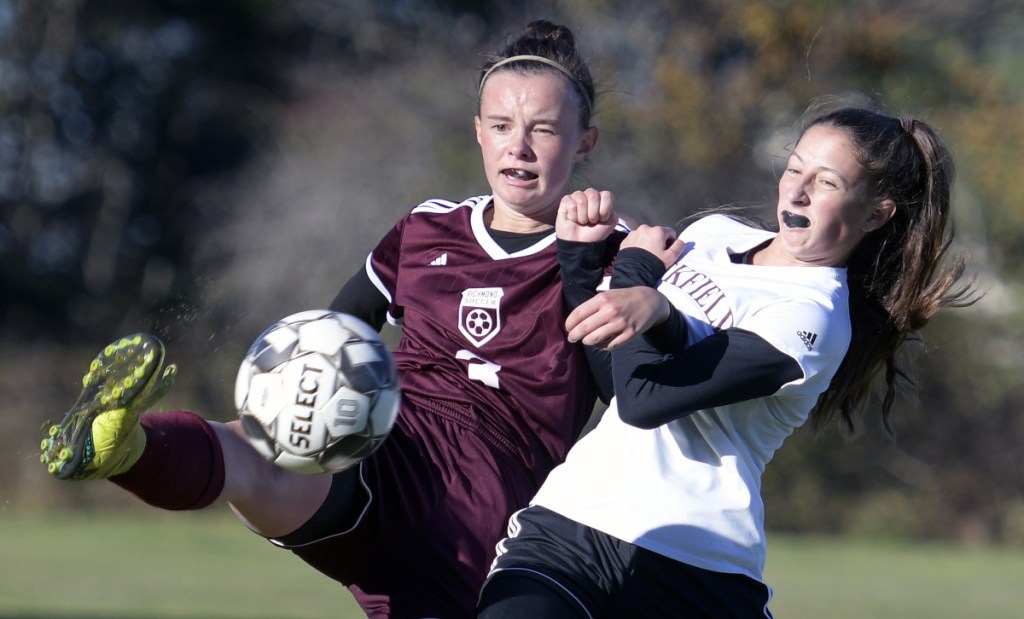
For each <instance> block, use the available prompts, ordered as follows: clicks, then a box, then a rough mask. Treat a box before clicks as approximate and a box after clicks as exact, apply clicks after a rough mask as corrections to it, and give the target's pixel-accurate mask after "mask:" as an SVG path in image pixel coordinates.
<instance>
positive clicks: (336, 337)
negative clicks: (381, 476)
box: [235, 310, 401, 474]
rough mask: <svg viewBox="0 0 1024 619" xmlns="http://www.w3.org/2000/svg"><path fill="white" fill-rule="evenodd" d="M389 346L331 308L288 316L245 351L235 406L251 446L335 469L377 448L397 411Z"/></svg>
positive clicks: (302, 467) (313, 469)
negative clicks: (329, 309)
mask: <svg viewBox="0 0 1024 619" xmlns="http://www.w3.org/2000/svg"><path fill="white" fill-rule="evenodd" d="M400 398H401V393H400V391H399V388H398V373H397V370H396V369H395V364H394V361H393V360H392V358H391V353H390V352H389V351H388V349H387V347H386V346H385V344H384V342H383V341H382V340H381V338H380V335H379V334H378V333H377V332H376V331H375V330H374V329H373V328H372V327H370V326H369V325H367V324H366V323H364V322H362V321H361V320H359V319H357V318H355V317H353V316H349V315H347V314H341V313H338V312H332V311H328V310H310V311H306V312H300V313H298V314H293V315H291V316H288V317H287V318H284V319H282V320H280V321H278V322H276V323H274V324H273V325H271V326H270V327H269V328H268V329H267V330H266V331H264V332H263V333H262V334H260V336H259V337H258V338H256V341H255V342H253V345H252V346H251V347H250V348H249V352H247V353H246V355H245V359H243V360H242V364H241V367H240V368H239V370H238V379H237V380H236V382H235V406H237V407H238V415H239V418H240V419H241V422H242V427H243V428H244V429H245V434H246V436H247V437H248V439H249V442H250V443H251V444H252V446H253V447H254V448H255V449H256V451H258V452H259V453H260V454H261V455H262V456H263V457H265V458H267V459H268V460H270V461H271V462H273V463H274V464H277V465H279V466H281V467H283V468H285V469H288V470H290V471H295V472H299V473H309V474H312V473H334V472H338V471H342V470H345V469H347V468H349V467H351V466H353V465H354V464H356V463H358V462H359V461H360V460H362V459H363V458H366V457H367V456H368V455H370V454H371V453H373V451H374V450H375V449H377V447H378V446H379V445H380V444H381V442H383V441H384V439H385V438H386V437H387V435H388V433H389V432H390V431H391V427H392V426H393V425H394V423H395V419H396V417H397V416H398V403H399V399H400Z"/></svg>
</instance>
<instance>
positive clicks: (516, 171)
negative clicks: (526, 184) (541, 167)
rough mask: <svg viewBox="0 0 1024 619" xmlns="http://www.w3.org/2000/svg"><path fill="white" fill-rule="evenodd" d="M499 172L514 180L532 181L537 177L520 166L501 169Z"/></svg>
mask: <svg viewBox="0 0 1024 619" xmlns="http://www.w3.org/2000/svg"><path fill="white" fill-rule="evenodd" d="M501 173H502V174H504V175H505V176H506V177H508V178H510V179H512V180H514V181H532V180H533V179H535V178H537V175H536V174H534V173H533V172H527V171H526V170H522V169H520V168H507V169H505V170H502V171H501Z"/></svg>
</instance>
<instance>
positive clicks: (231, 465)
mask: <svg viewBox="0 0 1024 619" xmlns="http://www.w3.org/2000/svg"><path fill="white" fill-rule="evenodd" d="M210 425H211V426H212V427H213V429H214V432H216V434H217V439H218V440H219V441H220V446H221V449H222V451H223V453H224V476H225V477H224V489H223V491H222V492H221V495H220V499H221V500H223V501H227V502H228V503H229V504H230V506H231V509H232V510H233V511H234V512H235V515H237V516H238V519H239V520H241V521H242V522H243V523H244V524H245V525H246V526H247V527H249V528H250V529H252V530H253V531H255V532H256V533H259V534H260V535H263V536H264V537H280V536H282V535H287V534H288V533H291V532H292V531H294V530H295V529H297V528H299V526H301V525H302V524H304V523H305V522H306V521H307V520H309V518H310V517H311V516H312V515H313V514H314V513H315V512H316V511H317V509H319V507H320V505H321V504H322V503H323V501H324V499H325V498H326V497H327V493H328V491H329V490H330V489H331V476H330V475H326V474H324V475H303V474H300V473H293V472H291V471H287V470H285V469H283V468H281V467H278V466H275V465H273V464H271V463H270V462H268V461H267V460H265V459H264V458H263V456H261V455H260V454H259V453H257V452H256V450H255V449H253V448H252V446H250V445H249V442H248V440H247V439H246V438H245V435H244V433H243V430H242V426H241V424H240V423H239V422H238V421H232V422H229V423H217V422H210Z"/></svg>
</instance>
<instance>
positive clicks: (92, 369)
mask: <svg viewBox="0 0 1024 619" xmlns="http://www.w3.org/2000/svg"><path fill="white" fill-rule="evenodd" d="M98 369H100V360H99V359H93V360H92V363H90V364H89V373H90V374H92V373H93V372H95V371H96V370H98Z"/></svg>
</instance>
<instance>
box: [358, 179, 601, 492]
mask: <svg viewBox="0 0 1024 619" xmlns="http://www.w3.org/2000/svg"><path fill="white" fill-rule="evenodd" d="M490 206H491V196H478V197H474V198H469V199H467V200H465V201H463V202H461V203H455V202H449V201H444V200H432V201H428V202H424V203H422V204H420V205H419V206H417V207H415V208H414V209H413V210H412V211H411V212H410V213H409V214H408V215H407V216H405V217H404V218H403V219H402V220H400V221H399V222H398V223H397V224H396V225H395V227H394V228H392V229H391V231H390V232H389V233H388V234H387V235H386V236H385V237H384V238H383V239H382V240H381V242H380V243H379V244H378V245H377V247H376V248H375V249H374V250H373V252H372V253H371V254H370V256H369V257H368V258H367V264H366V268H367V272H368V274H369V276H370V279H371V280H372V281H373V283H374V285H375V286H377V288H378V289H379V290H380V292H381V293H383V294H384V295H385V296H386V297H387V299H388V300H389V302H390V305H389V308H388V321H389V322H391V323H392V324H395V325H401V327H402V331H403V335H402V340H401V342H400V343H399V345H398V347H397V349H396V350H395V351H394V358H395V362H396V364H397V366H398V369H399V372H400V373H401V385H402V390H403V391H404V392H406V393H414V394H419V395H422V396H425V397H428V398H431V399H435V400H448V401H453V402H458V403H463V404H466V405H469V406H471V407H473V409H474V410H475V412H476V413H477V414H478V415H479V418H478V419H476V420H473V423H476V424H479V426H480V431H481V432H486V433H489V434H490V435H491V436H492V438H494V439H496V440H498V441H499V442H501V443H503V444H506V445H507V446H508V448H509V449H511V450H514V451H515V452H516V453H517V454H518V455H519V457H520V458H522V460H523V462H524V463H525V464H526V465H527V466H528V467H530V468H531V469H532V470H534V471H535V472H536V474H537V476H538V481H539V480H542V479H543V478H544V476H545V475H546V473H547V472H548V470H550V468H551V467H552V466H554V465H555V464H557V463H559V462H561V461H562V459H563V458H564V457H565V454H566V452H567V451H568V448H569V445H570V444H571V443H572V442H573V441H574V440H575V438H576V437H577V436H578V434H579V432H580V431H581V429H582V428H583V425H584V424H585V422H586V420H587V418H588V417H589V415H590V413H591V411H592V409H593V405H594V402H595V390H594V387H593V383H592V380H591V379H590V375H589V372H588V370H587V368H586V361H585V358H584V355H583V351H582V348H581V347H580V346H577V345H569V344H568V343H567V340H566V335H565V330H564V322H565V315H566V311H565V309H564V305H563V302H562V296H561V295H562V285H561V279H560V275H559V267H558V262H557V260H556V256H555V247H554V241H555V235H554V231H553V230H552V232H551V234H549V235H547V236H544V237H542V238H541V239H540V240H539V241H537V242H536V243H534V244H533V245H531V246H529V247H526V248H524V249H521V250H519V251H515V252H514V253H508V252H506V251H505V250H503V249H502V248H501V247H500V246H499V245H498V244H497V243H496V242H495V241H494V239H493V238H492V237H491V235H490V233H489V231H488V230H487V227H486V225H485V220H484V213H485V212H486V210H487V209H488V208H490Z"/></svg>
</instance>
